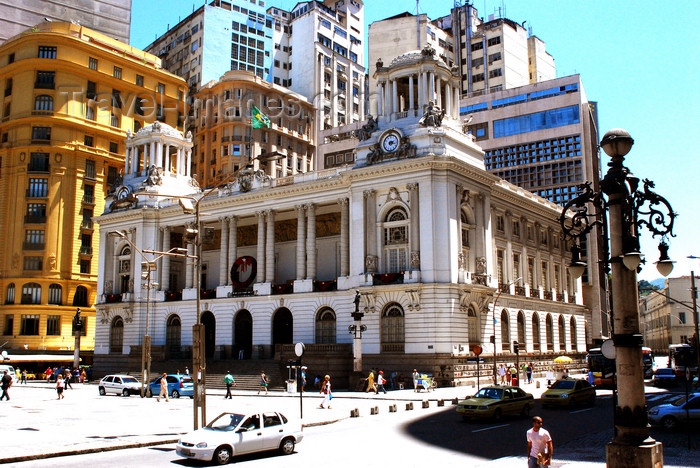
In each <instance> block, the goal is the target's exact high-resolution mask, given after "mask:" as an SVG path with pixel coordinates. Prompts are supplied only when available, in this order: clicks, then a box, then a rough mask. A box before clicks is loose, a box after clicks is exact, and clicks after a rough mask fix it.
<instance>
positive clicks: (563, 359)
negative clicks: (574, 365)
mask: <svg viewBox="0 0 700 468" xmlns="http://www.w3.org/2000/svg"><path fill="white" fill-rule="evenodd" d="M554 362H573V359H571V358H570V357H569V356H559V357H558V358H555V359H554Z"/></svg>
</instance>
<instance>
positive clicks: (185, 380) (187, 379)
mask: <svg viewBox="0 0 700 468" xmlns="http://www.w3.org/2000/svg"><path fill="white" fill-rule="evenodd" d="M180 381H181V382H182V383H183V384H191V383H193V382H192V377H180Z"/></svg>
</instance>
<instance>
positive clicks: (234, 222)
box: [225, 216, 238, 285]
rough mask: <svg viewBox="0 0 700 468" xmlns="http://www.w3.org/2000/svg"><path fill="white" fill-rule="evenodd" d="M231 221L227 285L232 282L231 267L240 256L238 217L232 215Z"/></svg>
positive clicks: (229, 220)
mask: <svg viewBox="0 0 700 468" xmlns="http://www.w3.org/2000/svg"><path fill="white" fill-rule="evenodd" d="M228 222H229V234H228V266H227V270H226V283H225V284H226V285H229V284H231V275H230V274H229V273H230V272H231V268H233V264H234V262H235V261H236V259H237V258H238V218H236V217H235V216H230V217H229V219H228Z"/></svg>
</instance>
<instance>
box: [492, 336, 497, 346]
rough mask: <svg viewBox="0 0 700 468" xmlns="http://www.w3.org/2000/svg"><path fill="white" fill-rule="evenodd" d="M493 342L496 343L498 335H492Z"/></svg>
mask: <svg viewBox="0 0 700 468" xmlns="http://www.w3.org/2000/svg"><path fill="white" fill-rule="evenodd" d="M491 343H493V344H496V336H495V335H491Z"/></svg>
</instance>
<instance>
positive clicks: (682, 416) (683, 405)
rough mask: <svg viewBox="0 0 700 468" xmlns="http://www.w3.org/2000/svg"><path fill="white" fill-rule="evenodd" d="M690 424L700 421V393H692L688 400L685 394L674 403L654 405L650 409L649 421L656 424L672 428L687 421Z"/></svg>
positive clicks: (668, 428)
mask: <svg viewBox="0 0 700 468" xmlns="http://www.w3.org/2000/svg"><path fill="white" fill-rule="evenodd" d="M688 420H689V422H690V424H698V423H700V393H691V394H690V395H688V400H687V402H686V398H685V396H682V397H680V398H678V399H677V400H675V401H674V402H673V403H667V404H665V405H659V406H654V407H653V408H651V409H650V410H649V422H650V423H651V424H653V425H655V426H661V427H663V428H664V429H667V430H671V429H675V428H676V427H678V426H679V425H680V424H685V423H686V421H688Z"/></svg>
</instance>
